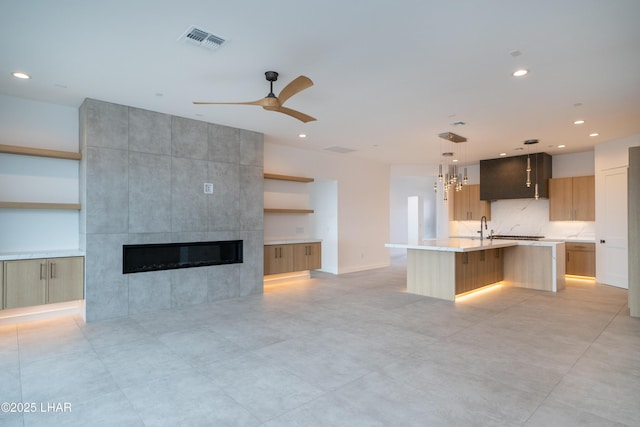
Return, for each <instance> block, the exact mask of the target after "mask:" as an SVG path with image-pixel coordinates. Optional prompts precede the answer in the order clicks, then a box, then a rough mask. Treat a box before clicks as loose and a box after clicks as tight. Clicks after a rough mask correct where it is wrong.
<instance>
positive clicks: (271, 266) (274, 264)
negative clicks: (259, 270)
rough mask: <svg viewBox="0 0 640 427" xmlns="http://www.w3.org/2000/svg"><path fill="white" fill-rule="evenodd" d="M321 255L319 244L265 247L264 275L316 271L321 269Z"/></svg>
mask: <svg viewBox="0 0 640 427" xmlns="http://www.w3.org/2000/svg"><path fill="white" fill-rule="evenodd" d="M321 253H322V245H321V243H319V242H315V243H292V244H285V245H265V247H264V274H265V276H267V275H269V274H280V273H291V272H294V271H304V270H315V269H318V268H320V267H322V258H321Z"/></svg>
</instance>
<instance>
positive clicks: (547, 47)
mask: <svg viewBox="0 0 640 427" xmlns="http://www.w3.org/2000/svg"><path fill="white" fill-rule="evenodd" d="M191 25H196V26H198V27H200V28H202V29H205V30H209V31H211V32H213V33H214V34H217V35H220V36H223V37H226V38H227V39H228V40H229V41H228V43H226V44H225V45H223V47H221V48H220V49H218V50H217V51H213V52H212V51H208V50H205V49H202V48H198V47H195V46H192V45H188V44H185V43H180V42H178V41H177V39H178V37H179V36H180V35H181V34H182V33H183V32H184V31H185V30H186V29H187V28H188V27H189V26H191ZM514 50H518V51H520V52H521V53H522V54H521V55H519V56H512V55H511V52H513V51H514ZM520 67H524V68H527V69H529V70H530V73H529V75H527V76H526V77H524V78H520V79H516V78H514V77H512V76H511V73H512V72H513V71H514V70H515V69H517V68H520ZM16 70H19V71H24V72H26V73H28V74H30V75H31V76H32V79H30V80H27V81H21V80H17V79H15V78H13V77H12V76H11V72H13V71H16ZM267 70H275V71H278V72H279V73H280V79H279V80H278V82H276V84H275V88H274V91H275V92H276V94H277V93H278V92H279V91H280V89H281V88H282V87H284V85H285V84H286V83H288V82H289V81H291V80H292V79H293V78H295V77H297V76H298V75H301V74H303V75H306V76H308V77H310V78H311V79H312V80H313V81H314V82H315V85H314V86H313V87H311V88H310V89H307V90H305V91H303V92H300V93H299V94H298V95H296V96H294V97H293V98H291V99H290V100H289V101H288V102H287V106H288V107H289V108H293V109H296V110H300V111H302V112H304V113H307V114H309V115H311V116H314V117H316V118H317V119H318V120H317V121H316V122H311V123H307V124H303V123H301V122H299V121H297V120H295V119H293V118H291V117H289V116H286V115H283V114H278V113H274V112H270V111H265V110H263V109H262V108H259V107H255V106H219V105H215V106H196V105H193V104H192V103H191V102H192V101H253V100H257V99H259V98H261V97H263V96H265V95H266V94H267V92H268V83H267V81H266V80H265V79H264V72H265V71H267ZM0 93H4V94H7V95H13V96H19V97H24V98H32V99H37V100H42V101H46V102H53V103H58V104H63V105H71V106H75V107H77V106H79V105H80V104H81V103H82V100H83V99H84V98H87V97H88V98H95V99H100V100H104V101H110V102H115V103H118V104H124V105H131V106H136V107H141V108H146V109H149V110H154V111H160V112H165V113H169V114H173V115H178V116H184V117H190V118H194V119H197V120H205V121H209V122H213V123H219V124H224V125H229V126H234V127H240V128H245V129H251V130H254V131H258V132H263V133H264V134H265V140H266V141H269V142H273V143H281V144H287V145H293V146H297V147H304V148H307V149H311V150H322V149H324V148H326V147H329V146H340V147H345V148H351V149H354V150H356V151H355V152H352V153H349V154H335V155H336V156H337V155H342V156H357V157H363V158H367V159H373V160H377V161H382V162H388V163H394V164H417V163H432V164H433V163H437V162H438V161H439V159H440V153H441V152H442V151H455V152H456V156H460V157H461V160H462V161H463V162H464V163H472V162H477V160H479V159H486V158H494V157H497V156H498V153H500V152H507V153H508V154H509V155H516V154H521V152H519V151H514V148H516V147H523V141H524V140H526V139H531V138H537V139H539V140H540V144H538V146H536V148H535V151H546V152H548V153H551V154H558V153H561V152H577V151H586V150H589V149H591V147H593V145H594V144H597V143H599V142H602V141H606V140H612V139H616V138H620V137H623V136H627V135H632V134H638V133H640V1H638V0H615V1H610V0H537V1H531V0H529V1H523V0H501V1H498V0H482V1H479V0H396V1H382V0H368V1H367V0H322V1H319V0H318V1H312V0H271V1H264V0H243V1H229V0H226V1H201V2H183V1H178V0H174V1H167V0H108V1H96V0H60V1H50V0H28V1H21V2H18V1H15V2H9V1H3V2H2V6H0ZM158 94H162V96H158ZM576 119H584V120H585V122H586V123H585V124H583V125H580V126H576V125H574V124H573V121H574V120H576ZM457 121H464V122H466V125H464V126H455V127H454V126H453V125H452V123H453V122H457ZM445 131H453V132H455V133H458V134H460V135H463V136H465V137H467V138H468V139H469V141H468V142H467V143H464V144H457V145H455V146H454V145H453V144H452V143H448V142H446V141H443V140H442V139H440V138H438V137H437V134H439V133H441V132H445ZM591 132H598V133H599V134H600V136H598V137H595V138H594V137H589V136H588V135H589V133H591ZM299 133H306V134H307V135H308V137H307V138H306V139H304V140H302V139H300V138H298V134H299ZM559 144H566V146H567V147H566V148H564V149H558V148H557V147H556V146H557V145H559ZM532 152H533V150H532Z"/></svg>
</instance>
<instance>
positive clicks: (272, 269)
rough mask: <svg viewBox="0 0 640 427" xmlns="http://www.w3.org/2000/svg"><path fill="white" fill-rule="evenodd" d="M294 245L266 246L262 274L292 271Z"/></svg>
mask: <svg viewBox="0 0 640 427" xmlns="http://www.w3.org/2000/svg"><path fill="white" fill-rule="evenodd" d="M292 246H294V245H268V246H265V247H264V274H265V275H267V274H280V273H288V272H290V271H293V248H292Z"/></svg>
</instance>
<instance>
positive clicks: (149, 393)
mask: <svg viewBox="0 0 640 427" xmlns="http://www.w3.org/2000/svg"><path fill="white" fill-rule="evenodd" d="M123 391H124V393H125V395H126V396H127V398H128V399H129V401H130V402H131V404H132V405H133V407H134V408H135V410H136V411H137V412H138V413H139V414H140V417H141V418H142V420H143V422H144V424H145V425H148V426H178V425H184V426H191V425H201V426H230V427H231V426H233V427H240V426H247V427H248V426H258V425H260V424H261V422H260V420H258V419H257V418H256V417H254V416H253V415H252V414H251V413H250V412H249V411H248V410H247V409H245V408H244V407H242V406H241V405H240V404H239V403H238V402H236V401H235V400H233V399H232V398H231V397H229V396H228V395H227V394H226V393H224V392H223V391H222V390H221V389H219V388H218V387H217V386H215V385H213V384H212V382H211V381H209V380H208V379H207V377H205V376H201V375H196V374H195V371H186V372H175V373H172V374H170V375H167V376H165V377H162V378H159V379H154V380H151V381H140V382H138V383H136V384H131V385H130V386H127V387H124V389H123Z"/></svg>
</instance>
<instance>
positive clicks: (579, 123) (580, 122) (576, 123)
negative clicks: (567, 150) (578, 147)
mask: <svg viewBox="0 0 640 427" xmlns="http://www.w3.org/2000/svg"><path fill="white" fill-rule="evenodd" d="M573 124H574V125H581V124H584V120H576V121H575V122H573Z"/></svg>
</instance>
